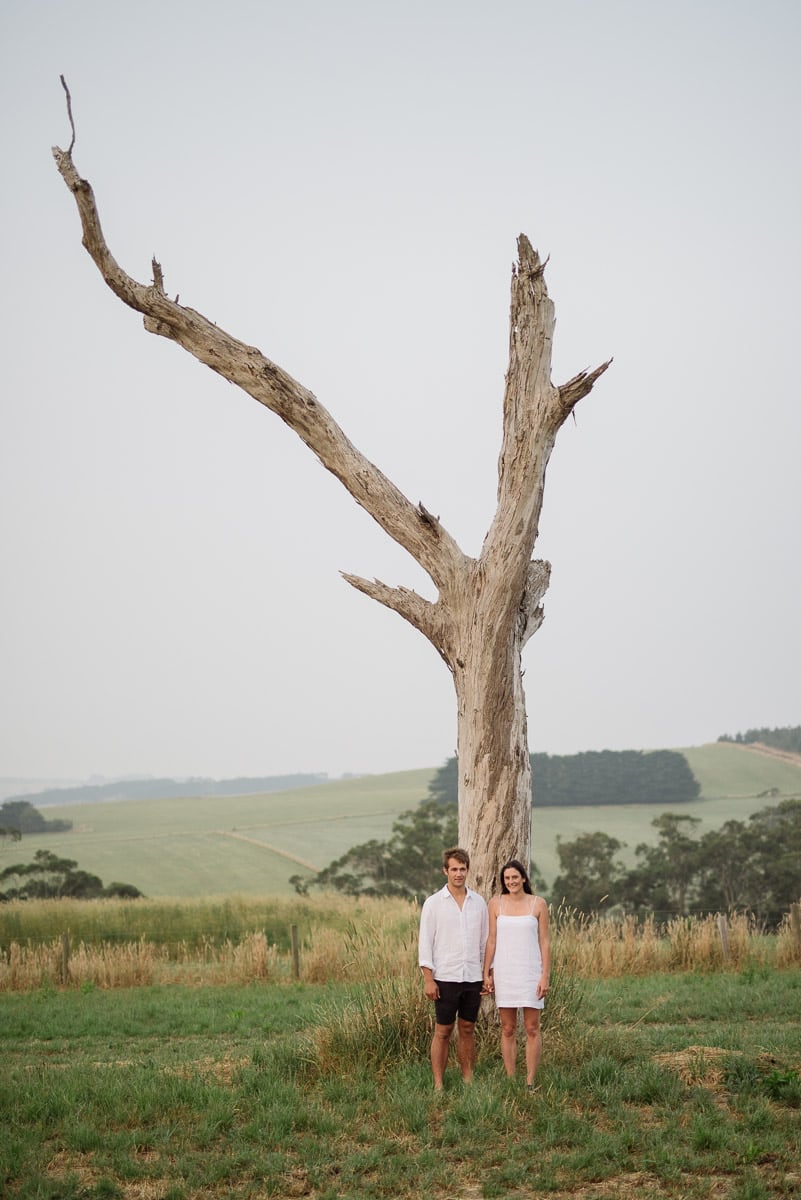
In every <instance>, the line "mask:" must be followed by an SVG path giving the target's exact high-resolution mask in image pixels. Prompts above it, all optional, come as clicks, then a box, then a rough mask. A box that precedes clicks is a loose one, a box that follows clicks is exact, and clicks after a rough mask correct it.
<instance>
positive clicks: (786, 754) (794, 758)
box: [733, 742, 801, 767]
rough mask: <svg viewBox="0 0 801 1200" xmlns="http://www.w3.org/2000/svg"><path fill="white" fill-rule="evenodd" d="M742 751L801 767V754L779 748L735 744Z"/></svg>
mask: <svg viewBox="0 0 801 1200" xmlns="http://www.w3.org/2000/svg"><path fill="white" fill-rule="evenodd" d="M733 744H734V745H735V746H739V747H740V749H741V750H751V751H752V752H753V753H754V754H764V755H765V757H766V758H780V759H781V760H782V762H788V763H792V764H793V765H794V766H796V767H801V754H796V753H795V752H794V751H793V750H779V748H778V747H777V746H766V745H765V743H764V742H734V743H733Z"/></svg>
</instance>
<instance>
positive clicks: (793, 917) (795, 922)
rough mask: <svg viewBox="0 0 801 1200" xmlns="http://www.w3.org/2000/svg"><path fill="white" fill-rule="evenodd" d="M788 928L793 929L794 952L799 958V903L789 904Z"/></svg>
mask: <svg viewBox="0 0 801 1200" xmlns="http://www.w3.org/2000/svg"><path fill="white" fill-rule="evenodd" d="M790 928H791V929H792V931H793V941H794V942H795V952H796V954H797V955H798V956H799V958H801V904H791V905H790Z"/></svg>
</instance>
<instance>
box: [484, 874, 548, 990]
mask: <svg viewBox="0 0 801 1200" xmlns="http://www.w3.org/2000/svg"><path fill="white" fill-rule="evenodd" d="M534 900H535V897H534V896H532V898H531V907H532V909H533V907H534ZM500 907H501V911H500V912H499V913H498V917H497V925H496V930H497V939H496V942H495V958H494V960H493V977H494V980H495V1003H496V1004H497V1006H498V1008H543V1007H544V1006H545V999H544V997H538V996H537V984H538V983H539V981H540V979H541V978H542V957H541V955H540V937H539V922H538V921H537V918H536V917H535V916H534V913H533V912H528V913H526V914H524V915H522V916H519V917H510V916H507V915H504V913H503V897H501V900H500Z"/></svg>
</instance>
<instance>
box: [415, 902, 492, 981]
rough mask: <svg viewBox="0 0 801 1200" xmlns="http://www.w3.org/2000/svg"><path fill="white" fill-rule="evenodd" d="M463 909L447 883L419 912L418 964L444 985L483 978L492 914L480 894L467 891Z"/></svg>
mask: <svg viewBox="0 0 801 1200" xmlns="http://www.w3.org/2000/svg"><path fill="white" fill-rule="evenodd" d="M465 890H466V893H467V894H466V896H465V898H464V904H463V905H462V907H461V908H459V905H458V904H457V903H456V901H455V900H454V898H453V896H452V895H451V893H450V892H449V891H448V885H447V883H446V884H445V886H444V887H443V888H442V890H441V891H439V892H434V895H433V896H429V897H428V899H427V900H426V902H425V904H424V905H423V911H422V912H421V913H420V938H419V962H420V966H421V967H430V968H431V970H432V971H433V973H434V978H435V979H441V980H442V981H443V982H445V983H475V982H477V981H478V980H479V979H483V978H484V947H485V946H486V944H487V937H488V935H489V914H488V912H487V906H486V904H485V903H484V900H483V898H482V897H481V896H479V894H478V892H474V891H472V890H471V889H470V888H466V889H465Z"/></svg>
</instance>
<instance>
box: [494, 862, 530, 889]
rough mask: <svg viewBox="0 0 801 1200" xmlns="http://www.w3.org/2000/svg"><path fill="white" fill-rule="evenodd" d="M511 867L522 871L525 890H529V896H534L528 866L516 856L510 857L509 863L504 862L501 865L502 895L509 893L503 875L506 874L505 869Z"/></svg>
mask: <svg viewBox="0 0 801 1200" xmlns="http://www.w3.org/2000/svg"><path fill="white" fill-rule="evenodd" d="M510 867H511V868H513V869H514V870H515V871H519V872H520V874H521V875H522V876H523V891H524V892H528V894H529V896H533V895H534V893H533V892H532V890H531V883H530V882H529V878H528V871H527V870H526V868H525V867H524V866H523V864H522V863H521V862H518V860H517V859H516V858H510V859H509V861H508V862H507V863H504V864H503V866H502V867H501V895H502V896H508V895H509V889H508V887H507V886H506V883H505V882H504V878H503V875H504V871H508V870H509V869H510Z"/></svg>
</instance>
